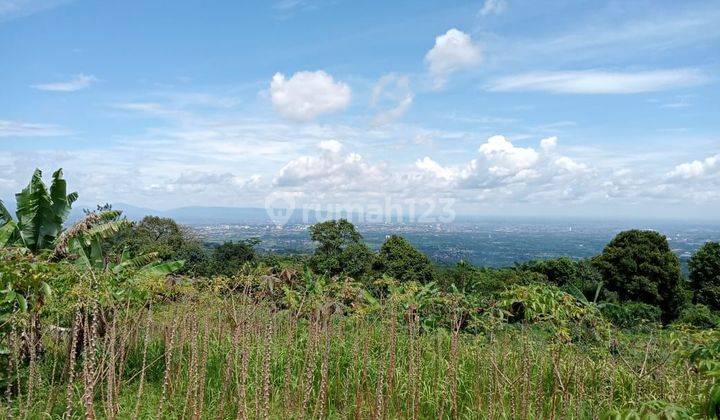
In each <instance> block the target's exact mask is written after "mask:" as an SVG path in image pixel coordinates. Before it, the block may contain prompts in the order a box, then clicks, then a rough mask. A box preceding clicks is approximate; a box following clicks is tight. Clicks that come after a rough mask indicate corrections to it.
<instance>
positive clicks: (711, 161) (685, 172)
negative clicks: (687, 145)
mask: <svg viewBox="0 0 720 420" xmlns="http://www.w3.org/2000/svg"><path fill="white" fill-rule="evenodd" d="M718 173H720V154H717V155H714V156H710V157H708V158H705V159H704V160H694V161H692V162H687V163H681V164H680V165H677V166H676V167H675V169H673V170H672V171H670V172H668V174H667V175H668V177H669V178H672V179H686V180H687V179H696V178H701V177H704V176H706V175H711V174H718Z"/></svg>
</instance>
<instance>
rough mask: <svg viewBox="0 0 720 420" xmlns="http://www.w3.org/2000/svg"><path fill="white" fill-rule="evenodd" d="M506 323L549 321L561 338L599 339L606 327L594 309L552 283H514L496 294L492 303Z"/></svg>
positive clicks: (604, 335) (605, 333) (607, 333)
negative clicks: (494, 302)
mask: <svg viewBox="0 0 720 420" xmlns="http://www.w3.org/2000/svg"><path fill="white" fill-rule="evenodd" d="M495 306H496V307H497V308H499V309H501V310H502V314H503V315H504V316H505V317H506V318H507V319H508V321H509V322H518V321H524V322H530V323H537V322H550V323H552V324H553V325H555V326H557V327H558V330H557V332H556V334H557V335H558V337H560V338H561V339H563V340H578V339H579V340H587V339H591V340H603V339H606V338H607V337H608V335H609V326H608V324H607V323H606V322H605V320H604V319H603V317H602V316H601V314H600V312H599V310H598V308H597V307H596V306H594V305H587V304H586V303H585V302H582V301H580V300H578V299H577V298H575V297H574V296H572V295H570V294H568V293H566V292H564V291H562V290H560V289H559V288H558V287H556V286H548V285H540V284H534V285H529V286H514V287H511V288H510V289H508V290H507V291H505V292H503V293H501V294H500V299H499V300H498V302H497V303H496V305H495Z"/></svg>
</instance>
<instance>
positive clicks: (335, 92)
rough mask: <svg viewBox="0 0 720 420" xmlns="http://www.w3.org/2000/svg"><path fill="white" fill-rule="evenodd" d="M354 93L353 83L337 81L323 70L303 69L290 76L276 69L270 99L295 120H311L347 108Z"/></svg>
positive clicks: (276, 108)
mask: <svg viewBox="0 0 720 420" xmlns="http://www.w3.org/2000/svg"><path fill="white" fill-rule="evenodd" d="M351 96H352V93H351V89H350V86H348V85H347V84H346V83H343V82H339V81H338V82H336V81H335V80H334V79H333V78H332V76H330V75H329V74H327V73H325V72H324V71H322V70H319V71H314V72H311V71H300V72H297V73H295V74H293V75H292V77H290V78H289V79H286V78H285V75H283V74H282V73H275V75H274V76H273V78H272V81H271V82H270V99H271V101H272V103H273V105H274V106H275V110H276V111H277V112H278V113H279V114H280V115H282V116H283V117H285V118H287V119H290V120H294V121H309V120H312V119H314V118H315V117H317V116H319V115H322V114H328V113H332V112H336V111H340V110H343V109H345V108H346V107H347V106H348V104H349V103H350V98H351Z"/></svg>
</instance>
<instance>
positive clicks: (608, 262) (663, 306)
mask: <svg viewBox="0 0 720 420" xmlns="http://www.w3.org/2000/svg"><path fill="white" fill-rule="evenodd" d="M593 265H594V266H595V267H596V268H597V269H598V270H599V271H600V274H601V275H602V277H603V281H604V284H605V287H607V288H608V289H609V290H611V291H613V292H615V293H617V296H618V298H619V299H620V300H621V301H628V300H631V301H636V302H643V303H647V304H650V305H655V306H658V307H660V310H661V311H662V321H663V322H664V323H667V322H670V321H672V320H673V319H675V318H677V316H678V314H679V312H680V309H681V307H682V306H683V304H684V303H685V299H686V291H685V287H684V282H685V280H684V279H683V277H682V273H681V271H680V261H679V260H678V257H677V256H676V255H675V254H674V253H673V252H672V251H671V250H670V247H669V246H668V242H667V239H666V238H665V236H663V235H661V234H659V233H657V232H654V231H648V230H629V231H625V232H621V233H619V234H618V235H617V236H615V238H613V240H612V241H610V243H609V244H608V245H607V246H606V247H605V249H603V252H602V254H600V255H598V256H597V257H595V258H594V259H593Z"/></svg>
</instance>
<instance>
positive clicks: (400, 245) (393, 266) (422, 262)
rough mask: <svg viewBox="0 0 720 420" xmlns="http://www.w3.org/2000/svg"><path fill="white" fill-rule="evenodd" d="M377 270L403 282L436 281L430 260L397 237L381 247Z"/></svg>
mask: <svg viewBox="0 0 720 420" xmlns="http://www.w3.org/2000/svg"><path fill="white" fill-rule="evenodd" d="M375 269H376V270H377V271H379V272H381V273H383V274H386V275H388V276H390V277H393V278H395V279H397V280H399V281H401V282H404V281H416V282H418V283H429V282H431V281H433V280H434V279H435V267H434V266H433V264H432V262H431V261H430V259H429V258H428V257H427V256H426V255H425V254H423V253H422V252H420V251H418V250H417V249H415V247H413V246H412V245H411V244H410V242H408V241H407V239H405V238H403V237H401V236H397V235H392V236H390V237H389V238H388V239H387V240H386V241H385V242H384V243H383V244H382V246H381V247H380V252H379V253H378V256H377V259H376V263H375Z"/></svg>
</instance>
